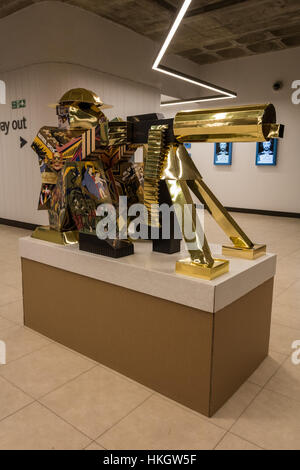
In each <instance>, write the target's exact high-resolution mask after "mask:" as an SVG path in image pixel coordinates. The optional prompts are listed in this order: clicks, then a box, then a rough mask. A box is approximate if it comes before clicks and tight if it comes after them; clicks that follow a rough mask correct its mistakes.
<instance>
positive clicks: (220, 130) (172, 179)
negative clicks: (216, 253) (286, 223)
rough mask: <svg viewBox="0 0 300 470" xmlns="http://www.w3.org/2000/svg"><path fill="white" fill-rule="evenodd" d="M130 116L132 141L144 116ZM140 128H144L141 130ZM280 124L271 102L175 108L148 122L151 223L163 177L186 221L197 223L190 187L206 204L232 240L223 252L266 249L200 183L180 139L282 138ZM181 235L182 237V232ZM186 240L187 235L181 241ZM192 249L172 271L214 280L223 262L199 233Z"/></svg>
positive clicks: (253, 253) (249, 253)
mask: <svg viewBox="0 0 300 470" xmlns="http://www.w3.org/2000/svg"><path fill="white" fill-rule="evenodd" d="M130 120H133V128H132V138H133V142H134V143H141V141H142V140H143V137H142V135H144V140H145V141H146V135H147V131H148V130H149V121H150V120H149V121H148V120H147V117H146V116H141V117H136V118H133V119H132V118H130ZM142 129H144V132H142ZM283 131H284V127H283V126H282V125H278V124H276V112H275V108H274V106H273V105H272V104H266V105H255V106H239V107H230V108H220V109H209V110H207V109H206V110H197V111H187V112H180V113H178V114H177V115H176V117H175V119H174V121H173V120H158V122H156V123H155V125H151V126H150V130H149V136H148V151H147V155H146V162H145V186H144V191H145V205H146V207H147V209H148V212H149V213H150V214H151V221H152V224H154V225H155V224H156V225H158V224H159V213H158V204H159V202H160V198H159V191H160V182H161V181H165V182H166V185H167V188H168V191H169V194H170V198H171V201H172V203H173V204H174V205H176V206H177V207H181V208H182V210H183V208H184V207H187V205H188V207H191V208H192V210H191V213H190V217H191V219H192V220H191V221H192V226H193V228H194V229H195V230H196V227H199V221H198V220H197V214H196V210H195V208H194V204H193V200H192V197H191V194H190V191H192V192H193V193H194V195H195V196H196V197H197V198H198V199H199V201H200V202H201V203H203V204H205V206H206V207H207V208H208V210H209V211H210V213H211V214H212V216H213V218H214V219H215V221H216V222H217V223H218V224H219V226H220V227H221V228H222V229H223V231H224V232H225V233H226V235H227V236H228V237H229V239H230V240H231V242H232V246H224V247H223V255H225V256H236V257H242V258H246V259H252V260H253V259H256V258H258V257H260V256H263V255H264V254H265V253H266V245H258V244H255V243H253V242H252V241H251V240H250V238H249V237H248V236H247V235H246V233H245V232H244V231H243V230H242V228H241V227H240V226H239V225H238V224H237V223H236V221H235V220H234V219H233V218H232V216H231V215H230V214H229V213H228V211H227V210H226V209H225V208H224V206H223V205H222V204H221V202H220V201H219V200H218V199H217V198H216V196H215V195H214V194H213V193H212V191H211V190H210V189H209V187H208V186H207V185H206V184H205V182H204V180H203V178H202V176H201V175H200V173H199V171H198V170H197V168H196V166H195V164H194V163H193V161H192V159H191V158H190V157H189V155H188V152H187V150H186V148H185V147H184V145H183V143H185V142H262V141H266V140H269V139H271V138H279V137H283ZM183 236H184V238H186V237H185V234H184V231H183ZM186 241H187V240H186ZM194 244H196V249H192V250H189V252H190V259H188V260H182V261H179V262H177V265H176V271H177V272H178V273H182V274H186V275H190V276H195V277H200V278H204V279H214V278H216V277H218V276H219V275H222V274H224V273H225V272H227V271H228V269H229V262H228V261H226V260H223V259H214V258H213V257H212V254H211V251H210V248H209V244H208V242H207V239H206V237H205V235H203V233H199V229H198V233H197V232H196V239H195V240H194Z"/></svg>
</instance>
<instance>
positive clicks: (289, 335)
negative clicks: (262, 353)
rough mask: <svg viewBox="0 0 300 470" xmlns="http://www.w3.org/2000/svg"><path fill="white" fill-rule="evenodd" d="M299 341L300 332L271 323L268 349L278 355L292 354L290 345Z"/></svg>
mask: <svg viewBox="0 0 300 470" xmlns="http://www.w3.org/2000/svg"><path fill="white" fill-rule="evenodd" d="M297 339H300V330H296V329H294V328H289V327H288V326H284V325H280V324H279V323H276V322H275V321H273V323H272V327H271V338H270V349H271V350H272V351H275V352H278V353H280V354H285V355H287V356H289V355H290V354H292V352H293V350H292V344H293V342H294V341H296V340H297Z"/></svg>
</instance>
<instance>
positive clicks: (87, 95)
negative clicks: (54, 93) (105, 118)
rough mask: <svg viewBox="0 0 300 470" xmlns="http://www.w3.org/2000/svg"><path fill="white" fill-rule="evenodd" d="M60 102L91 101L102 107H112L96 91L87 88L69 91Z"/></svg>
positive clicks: (90, 102)
mask: <svg viewBox="0 0 300 470" xmlns="http://www.w3.org/2000/svg"><path fill="white" fill-rule="evenodd" d="M59 102H60V104H70V103H74V102H78V103H89V104H92V105H95V106H97V107H101V108H102V109H108V108H112V106H110V105H106V104H104V103H103V101H102V100H101V99H100V98H99V96H98V95H96V93H94V92H93V91H91V90H87V89H85V88H73V89H72V90H69V91H67V92H66V93H65V94H64V95H63V96H62V97H61V99H60V100H59Z"/></svg>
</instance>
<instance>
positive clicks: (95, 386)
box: [42, 367, 151, 439]
mask: <svg viewBox="0 0 300 470" xmlns="http://www.w3.org/2000/svg"><path fill="white" fill-rule="evenodd" d="M150 395H151V392H148V391H146V390H145V389H144V388H142V387H140V386H139V385H138V384H134V383H130V382H128V381H127V380H126V379H123V378H120V377H117V376H116V375H115V374H113V373H112V372H109V371H107V370H104V369H102V368H101V367H95V368H94V369H92V370H91V371H89V372H87V373H86V374H83V375H81V376H80V377H78V378H77V379H76V380H73V381H72V382H70V383H68V384H66V385H65V386H64V387H61V388H60V389H58V390H56V391H55V392H53V393H51V394H50V395H47V396H46V397H44V398H43V399H42V403H44V404H45V405H46V406H47V407H49V408H50V409H52V410H53V411H55V413H57V414H58V415H59V416H61V417H63V418H64V419H65V420H66V421H68V422H69V423H71V424H73V425H74V426H75V427H76V428H78V429H79V430H80V431H82V432H84V433H85V434H87V435H88V436H90V437H91V438H92V439H96V437H98V436H99V435H100V434H103V433H104V432H105V431H106V430H107V429H109V428H110V427H111V426H113V425H114V424H115V423H116V422H117V421H119V420H120V419H121V418H123V417H124V416H126V415H127V414H128V413H129V412H130V411H132V410H133V409H134V408H136V407H137V406H138V405H139V404H141V403H142V402H143V401H144V400H146V399H147V397H149V396H150Z"/></svg>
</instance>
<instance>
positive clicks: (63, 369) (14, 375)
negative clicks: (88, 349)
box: [0, 344, 94, 398]
mask: <svg viewBox="0 0 300 470" xmlns="http://www.w3.org/2000/svg"><path fill="white" fill-rule="evenodd" d="M91 367H94V364H93V363H92V362H91V361H89V360H88V359H84V358H83V357H82V356H79V355H77V354H76V353H73V352H70V351H68V350H66V349H64V348H61V347H60V346H57V345H56V344H50V345H48V346H46V347H43V348H42V349H40V350H39V351H35V352H33V353H32V354H28V355H27V356H25V357H23V358H21V359H19V360H17V361H14V362H12V363H11V364H8V365H6V366H3V367H2V368H1V369H0V374H1V375H2V377H4V378H6V379H7V380H9V381H10V382H12V383H14V384H15V385H17V386H18V387H20V388H21V389H22V390H24V392H26V393H28V394H29V395H30V396H32V397H35V398H39V397H41V396H43V395H45V394H46V393H48V392H50V391H52V390H54V389H55V388H57V387H60V386H61V385H64V384H65V383H66V382H68V381H69V380H71V379H74V378H75V377H77V376H78V375H79V374H82V373H83V372H85V371H87V370H88V369H90V368H91Z"/></svg>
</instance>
